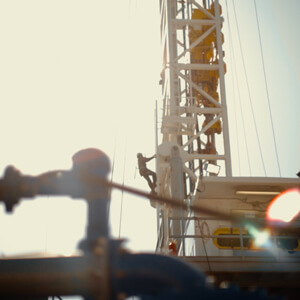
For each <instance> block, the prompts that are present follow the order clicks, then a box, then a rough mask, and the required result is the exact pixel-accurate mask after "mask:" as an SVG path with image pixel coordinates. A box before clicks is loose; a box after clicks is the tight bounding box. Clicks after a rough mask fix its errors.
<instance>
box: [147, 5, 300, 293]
mask: <svg viewBox="0 0 300 300" xmlns="http://www.w3.org/2000/svg"><path fill="white" fill-rule="evenodd" d="M160 13H161V44H162V48H163V49H162V53H163V64H164V65H163V66H164V67H163V70H162V73H161V82H160V83H161V85H162V103H163V104H162V106H163V109H162V111H163V116H162V126H161V134H162V141H161V143H160V144H159V145H158V147H157V178H158V183H157V193H158V195H160V196H163V197H170V198H175V199H179V200H181V201H182V204H183V206H184V205H185V206H186V209H182V208H174V207H172V206H171V205H169V204H168V205H166V204H162V203H161V202H152V205H153V206H154V207H156V209H157V216H158V220H159V221H158V241H157V252H159V253H170V254H175V255H178V256H182V259H184V260H187V261H189V262H190V263H192V264H195V265H197V266H198V267H199V268H200V269H201V270H204V271H205V272H206V273H207V274H211V275H214V277H215V280H216V282H218V283H220V282H222V281H223V280H229V281H234V282H235V283H238V284H239V285H241V286H244V287H249V286H261V287H265V288H270V289H272V288H273V289H278V290H280V289H281V288H283V289H285V291H287V290H289V289H295V288H296V287H297V284H298V281H299V271H300V257H299V250H300V244H299V234H300V231H299V223H298V222H297V221H294V223H293V225H292V226H293V227H292V228H289V229H278V230H276V229H273V230H272V231H271V233H270V234H271V236H270V240H271V241H272V246H271V248H272V249H268V247H259V246H255V243H254V242H255V239H254V238H253V228H252V227H251V226H252V225H249V223H251V224H255V223H257V224H259V222H261V221H262V220H264V219H265V217H266V209H267V206H268V205H269V203H270V202H271V200H272V199H273V198H274V197H275V196H276V195H278V194H280V193H282V192H283V191H285V190H287V189H290V188H294V187H298V188H299V179H297V178H295V179H292V178H268V177H233V176H232V171H231V157H230V144H229V129H228V117H227V106H226V93H225V83H224V76H225V73H226V64H225V62H224V51H223V49H222V45H223V42H224V36H223V34H222V25H223V17H222V7H221V5H220V4H219V2H218V1H194V0H192V1H188V0H187V1H169V0H161V1H160ZM191 205H193V206H198V207H202V208H203V211H205V209H210V210H212V211H215V212H216V213H224V214H227V215H230V216H232V217H237V216H238V217H241V218H244V219H245V223H244V224H241V223H235V222H234V221H232V220H231V221H230V220H223V219H222V218H221V217H220V216H217V217H216V216H215V217H214V216H212V215H208V214H207V212H203V213H201V210H200V212H199V211H198V212H197V213H195V212H194V211H193V210H191V209H189V207H190V206H191ZM247 220H249V223H247ZM258 228H259V230H261V231H263V229H265V228H262V227H258ZM251 231H252V232H251ZM285 278H288V280H285ZM294 291H295V290H293V292H294Z"/></svg>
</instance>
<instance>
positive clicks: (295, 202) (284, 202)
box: [266, 188, 300, 223]
mask: <svg viewBox="0 0 300 300" xmlns="http://www.w3.org/2000/svg"><path fill="white" fill-rule="evenodd" d="M299 212H300V189H299V188H293V189H289V190H286V191H284V192H282V193H281V194H279V195H278V196H277V197H276V198H274V200H273V201H272V202H271V203H270V204H269V206H268V208H267V214H266V218H267V220H268V221H282V222H286V223H287V222H290V221H291V220H293V219H294V218H295V217H296V216H297V215H298V214H299Z"/></svg>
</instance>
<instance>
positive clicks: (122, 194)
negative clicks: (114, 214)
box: [119, 144, 127, 238]
mask: <svg viewBox="0 0 300 300" xmlns="http://www.w3.org/2000/svg"><path fill="white" fill-rule="evenodd" d="M126 151H127V146H126V144H125V151H124V153H125V154H124V165H123V182H122V186H123V187H124V181H125V169H126V168H125V167H126ZM123 199H124V190H123V189H122V193H121V207H120V220H119V238H120V237H121V229H122V217H123Z"/></svg>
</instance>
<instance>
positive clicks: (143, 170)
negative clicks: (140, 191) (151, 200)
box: [137, 153, 156, 193]
mask: <svg viewBox="0 0 300 300" xmlns="http://www.w3.org/2000/svg"><path fill="white" fill-rule="evenodd" d="M153 158H155V155H153V156H151V157H149V158H148V157H145V156H143V154H142V153H138V154H137V159H138V167H139V171H140V175H141V176H143V177H145V179H146V180H147V182H148V185H149V187H150V189H151V193H155V187H156V173H155V172H153V171H151V170H149V169H148V168H147V166H146V163H147V162H148V161H150V160H152V159H153ZM150 176H151V177H152V179H151V178H150Z"/></svg>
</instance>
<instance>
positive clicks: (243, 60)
mask: <svg viewBox="0 0 300 300" xmlns="http://www.w3.org/2000/svg"><path fill="white" fill-rule="evenodd" d="M232 3H233V11H234V17H235V22H236V28H237V33H238V40H239V45H240V51H241V56H242V63H243V68H244V73H245V78H246V84H247V91H248V96H249V102H250V107H251V113H252V118H253V122H254V128H255V133H256V137H257V142H258V147H259V152H260V157H261V161H262V165H263V169H264V174H265V176H266V175H267V173H266V168H265V164H264V159H263V155H262V149H261V144H260V140H259V135H258V130H257V124H256V120H255V115H254V109H253V104H252V99H251V94H250V88H249V81H248V76H247V72H246V66H245V59H244V52H243V49H242V43H241V37H240V31H239V26H238V21H237V16H236V10H235V4H234V0H233V1H232Z"/></svg>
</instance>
